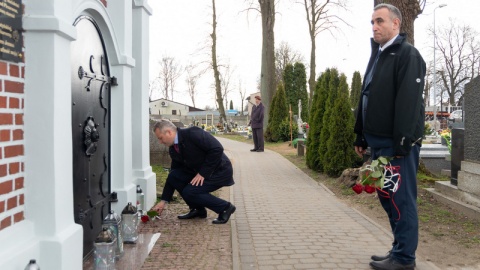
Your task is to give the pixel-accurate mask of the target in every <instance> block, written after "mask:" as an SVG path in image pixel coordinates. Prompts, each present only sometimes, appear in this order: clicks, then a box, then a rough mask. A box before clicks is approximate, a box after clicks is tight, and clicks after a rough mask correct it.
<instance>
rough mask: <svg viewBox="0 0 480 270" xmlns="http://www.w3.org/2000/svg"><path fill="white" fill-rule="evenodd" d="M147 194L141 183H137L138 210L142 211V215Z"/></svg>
mask: <svg viewBox="0 0 480 270" xmlns="http://www.w3.org/2000/svg"><path fill="white" fill-rule="evenodd" d="M144 208H145V194H143V191H142V188H141V187H140V185H137V210H138V212H140V215H143V211H144V210H145V209H144Z"/></svg>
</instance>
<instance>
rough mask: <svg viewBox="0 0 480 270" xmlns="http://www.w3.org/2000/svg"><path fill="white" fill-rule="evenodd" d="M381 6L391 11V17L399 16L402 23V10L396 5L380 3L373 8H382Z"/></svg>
mask: <svg viewBox="0 0 480 270" xmlns="http://www.w3.org/2000/svg"><path fill="white" fill-rule="evenodd" d="M381 8H386V9H388V11H390V18H391V19H392V20H393V19H395V18H398V19H399V20H400V24H402V21H403V19H402V13H401V12H400V10H399V9H398V8H397V7H396V6H394V5H390V4H378V5H376V6H375V8H373V10H378V9H381Z"/></svg>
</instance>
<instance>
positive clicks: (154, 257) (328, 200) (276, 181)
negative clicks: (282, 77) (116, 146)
mask: <svg viewBox="0 0 480 270" xmlns="http://www.w3.org/2000/svg"><path fill="white" fill-rule="evenodd" d="M219 140H220V141H221V143H222V144H223V146H224V148H225V152H226V154H227V155H228V156H229V157H230V159H231V160H232V163H233V165H234V177H235V181H236V184H235V185H234V186H233V187H231V188H229V189H224V193H225V190H227V191H229V193H230V200H231V201H232V202H233V203H234V204H235V205H236V207H237V210H236V212H235V214H234V215H233V216H232V219H231V221H230V222H229V223H228V224H224V225H211V220H212V219H213V218H215V214H214V213H212V212H211V211H209V217H208V219H206V220H198V219H197V220H190V221H180V220H177V219H176V213H173V212H171V213H170V214H168V213H167V217H163V220H160V222H159V221H156V222H157V223H151V224H146V225H145V226H144V227H143V228H142V230H144V231H145V232H153V233H155V232H160V233H162V235H161V236H160V239H159V240H158V241H157V243H156V245H155V247H154V248H153V251H152V253H151V254H150V256H149V257H148V258H147V260H146V262H145V264H144V265H143V267H142V269H220V270H225V269H234V270H237V269H242V270H247V269H259V270H269V269H370V267H369V266H368V263H369V262H370V256H371V255H372V254H384V253H385V252H386V251H387V250H388V249H389V248H390V245H391V244H390V243H391V234H390V233H389V232H388V231H386V230H385V229H383V228H381V227H380V226H379V225H378V224H376V223H374V222H372V221H371V220H369V219H368V218H367V217H366V216H364V215H362V214H361V213H359V212H357V211H356V210H354V209H352V208H350V207H348V206H347V205H346V204H344V203H342V202H341V201H340V200H339V199H337V198H336V197H335V195H334V194H332V193H331V192H329V190H328V189H326V188H325V187H324V186H322V185H319V184H318V183H317V182H315V181H314V180H313V179H311V178H310V177H309V176H307V175H306V174H305V173H303V172H302V171H301V170H300V169H298V168H297V167H295V166H294V165H293V164H292V163H290V162H289V161H288V160H286V159H285V158H283V157H282V156H281V155H279V154H277V153H276V152H272V151H269V150H265V152H263V153H257V152H250V151H249V149H250V148H251V145H248V144H245V143H240V142H236V141H231V140H227V139H223V138H219ZM224 196H225V195H224ZM182 207H183V208H182ZM179 208H180V210H182V211H185V210H187V209H186V207H185V206H181V205H180V206H174V205H171V207H170V211H173V209H179ZM180 210H178V211H179V212H181V211H180ZM153 224H157V225H155V226H157V227H154V225H153ZM172 247H176V248H172ZM155 267H157V268H155ZM416 269H419V270H426V269H429V270H430V269H438V268H437V267H435V265H433V264H431V263H430V262H427V261H425V260H422V258H418V259H417V267H416Z"/></svg>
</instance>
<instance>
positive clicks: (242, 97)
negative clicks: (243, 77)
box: [238, 80, 247, 116]
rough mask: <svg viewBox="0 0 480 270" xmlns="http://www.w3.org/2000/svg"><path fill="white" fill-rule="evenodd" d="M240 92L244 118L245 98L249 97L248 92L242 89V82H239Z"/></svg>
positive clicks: (241, 113)
mask: <svg viewBox="0 0 480 270" xmlns="http://www.w3.org/2000/svg"><path fill="white" fill-rule="evenodd" d="M238 90H239V93H240V99H241V104H242V105H241V107H240V115H242V116H243V111H244V109H243V108H244V106H243V102H244V101H245V98H246V97H247V91H245V88H243V87H242V81H240V80H239V81H238Z"/></svg>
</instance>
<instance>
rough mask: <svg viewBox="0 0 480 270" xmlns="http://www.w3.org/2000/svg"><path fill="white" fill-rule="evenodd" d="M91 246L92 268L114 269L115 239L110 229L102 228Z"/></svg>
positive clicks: (99, 269) (101, 269)
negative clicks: (92, 251) (92, 250)
mask: <svg viewBox="0 0 480 270" xmlns="http://www.w3.org/2000/svg"><path fill="white" fill-rule="evenodd" d="M93 246H94V250H95V251H94V253H93V269H94V270H114V269H115V249H116V240H115V236H113V234H112V233H111V232H110V230H109V229H107V228H103V229H102V231H101V232H100V234H99V235H98V236H97V239H95V243H94V244H93Z"/></svg>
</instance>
